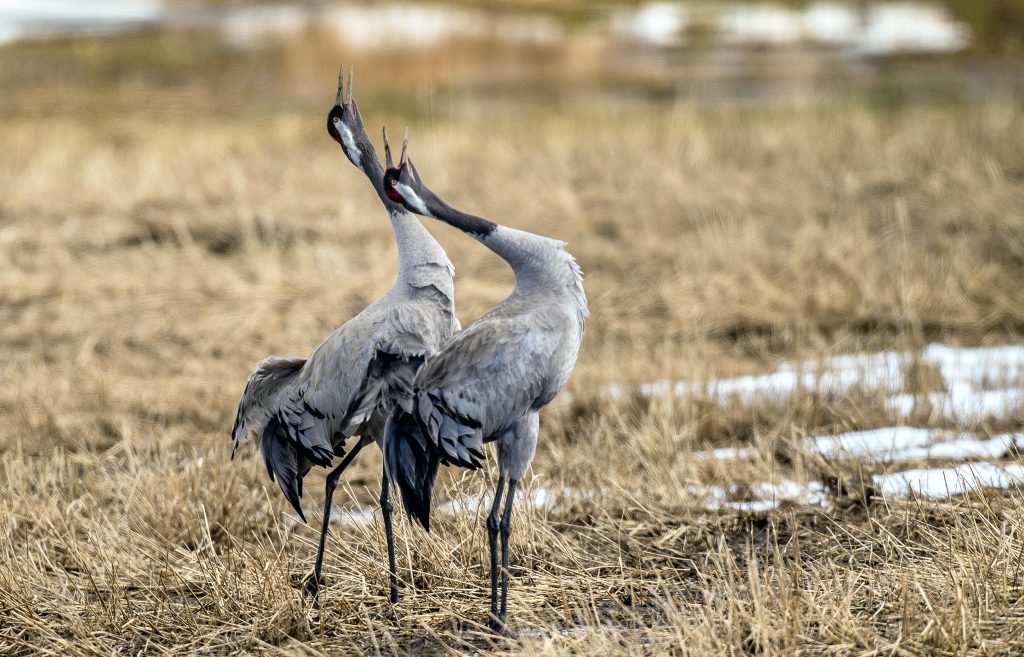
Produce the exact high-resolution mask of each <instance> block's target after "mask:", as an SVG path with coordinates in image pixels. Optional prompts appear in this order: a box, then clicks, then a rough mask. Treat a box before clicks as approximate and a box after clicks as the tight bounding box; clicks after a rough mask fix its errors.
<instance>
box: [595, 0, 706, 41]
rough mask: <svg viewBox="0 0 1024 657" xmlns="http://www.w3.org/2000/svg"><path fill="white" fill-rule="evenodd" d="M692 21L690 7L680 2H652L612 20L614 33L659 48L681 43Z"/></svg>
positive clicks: (624, 12)
mask: <svg viewBox="0 0 1024 657" xmlns="http://www.w3.org/2000/svg"><path fill="white" fill-rule="evenodd" d="M689 22H690V11H689V7H687V6H686V5H683V4H680V3H678V2H649V3H647V4H645V5H642V6H640V7H639V8H638V9H633V10H630V11H620V12H618V13H616V14H615V15H614V16H613V17H612V25H611V28H612V33H613V34H615V35H617V36H620V37H623V38H625V39H628V40H631V41H636V42H639V43H647V44H651V45H655V46H671V45H674V44H676V43H678V42H679V41H680V39H681V37H682V33H683V30H685V29H686V26H687V25H689Z"/></svg>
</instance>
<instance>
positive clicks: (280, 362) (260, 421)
mask: <svg viewBox="0 0 1024 657" xmlns="http://www.w3.org/2000/svg"><path fill="white" fill-rule="evenodd" d="M305 363H306V359H305V358H298V357H296V356H268V357H267V358H264V359H263V360H262V361H260V362H259V363H258V364H257V365H256V367H255V368H254V369H253V371H252V372H251V373H250V374H249V378H248V380H247V381H246V383H245V389H244V390H243V391H242V397H241V399H239V401H238V410H237V411H236V412H235V423H234V425H233V426H232V427H231V438H232V440H233V441H234V443H235V444H234V448H233V449H232V451H231V454H232V456H234V453H235V450H237V449H238V445H240V444H241V443H243V442H245V441H246V440H247V439H248V438H249V436H250V435H252V434H255V435H257V436H259V435H262V433H263V429H264V427H266V425H267V422H268V421H269V420H270V418H271V417H272V416H273V415H274V413H275V412H276V410H277V404H278V402H279V400H280V398H281V394H282V392H283V391H284V389H285V388H286V387H287V386H288V385H289V384H290V383H291V382H292V380H293V379H294V378H295V375H296V374H298V373H299V370H301V369H302V366H303V365H304V364H305Z"/></svg>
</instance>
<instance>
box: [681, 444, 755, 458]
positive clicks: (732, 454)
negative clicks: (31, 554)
mask: <svg viewBox="0 0 1024 657" xmlns="http://www.w3.org/2000/svg"><path fill="white" fill-rule="evenodd" d="M756 451H757V450H755V449H754V448H753V447H717V448H715V449H709V450H705V451H703V452H695V453H694V455H693V456H694V457H695V458H698V459H705V460H706V459H714V460H716V461H743V460H746V459H749V458H750V457H751V456H753V455H754V454H755V452H756Z"/></svg>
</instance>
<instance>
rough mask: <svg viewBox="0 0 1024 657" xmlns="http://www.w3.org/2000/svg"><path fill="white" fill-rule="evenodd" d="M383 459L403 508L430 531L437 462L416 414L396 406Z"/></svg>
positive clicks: (385, 437)
mask: <svg viewBox="0 0 1024 657" xmlns="http://www.w3.org/2000/svg"><path fill="white" fill-rule="evenodd" d="M384 459H385V463H386V464H387V468H388V478H389V479H390V480H391V481H392V483H394V484H395V485H397V486H398V490H399V491H400V492H401V493H402V506H403V507H404V508H405V512H406V513H407V514H408V515H409V516H410V517H411V518H415V519H416V521H417V522H419V523H420V524H421V525H422V526H423V528H424V529H425V530H427V531H428V532H429V531H430V504H431V500H432V498H433V494H434V480H435V479H436V478H437V470H438V468H439V467H440V465H441V461H440V457H439V455H438V453H437V450H436V449H431V446H430V445H429V444H428V440H427V439H426V437H425V436H424V435H423V428H422V427H421V426H420V424H419V422H417V421H416V418H415V417H414V416H413V415H411V414H408V413H404V412H402V410H401V408H396V409H395V410H394V412H393V413H392V415H391V417H390V418H389V419H388V423H387V427H386V428H385V433H384Z"/></svg>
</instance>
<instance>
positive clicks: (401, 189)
mask: <svg viewBox="0 0 1024 657" xmlns="http://www.w3.org/2000/svg"><path fill="white" fill-rule="evenodd" d="M395 189H397V190H398V193H399V194H401V195H402V198H404V199H405V200H406V202H407V203H408V204H409V205H411V206H412V207H413V208H415V209H416V211H417V212H419V213H420V214H424V215H426V216H428V217H433V216H434V215H432V214H430V211H429V210H427V205H426V204H425V203H424V202H423V199H421V198H420V197H419V195H418V194H417V193H416V192H414V191H412V187H409V186H408V185H406V184H404V183H398V184H396V185H395Z"/></svg>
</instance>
